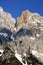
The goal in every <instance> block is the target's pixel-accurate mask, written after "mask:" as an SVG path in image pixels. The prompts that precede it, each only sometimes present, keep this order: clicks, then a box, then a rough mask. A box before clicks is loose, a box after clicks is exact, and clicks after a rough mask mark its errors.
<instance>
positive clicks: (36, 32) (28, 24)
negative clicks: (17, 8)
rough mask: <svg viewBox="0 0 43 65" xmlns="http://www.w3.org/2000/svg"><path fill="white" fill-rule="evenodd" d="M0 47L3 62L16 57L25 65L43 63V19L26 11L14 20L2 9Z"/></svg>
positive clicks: (0, 14)
mask: <svg viewBox="0 0 43 65" xmlns="http://www.w3.org/2000/svg"><path fill="white" fill-rule="evenodd" d="M0 46H1V47H0V49H2V51H3V49H4V52H3V53H2V59H3V60H4V59H7V61H8V60H9V59H10V57H12V56H16V58H17V59H18V60H19V61H20V62H21V63H22V64H25V65H26V63H28V64H29V63H30V64H32V65H33V64H34V65H35V63H37V64H38V62H41V63H43V17H41V16H40V15H39V14H37V13H31V12H29V11H28V10H26V11H24V12H23V13H22V15H21V16H20V17H18V18H17V19H14V18H12V16H11V15H10V14H9V13H6V12H4V11H3V9H2V8H0ZM31 58H32V59H31ZM36 59H37V60H36ZM37 64H36V65H37Z"/></svg>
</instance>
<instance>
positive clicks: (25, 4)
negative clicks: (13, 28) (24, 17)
mask: <svg viewBox="0 0 43 65" xmlns="http://www.w3.org/2000/svg"><path fill="white" fill-rule="evenodd" d="M0 6H1V7H3V9H4V10H5V11H6V12H9V13H11V14H12V16H13V17H15V18H17V17H18V16H20V15H21V13H22V11H24V10H29V11H31V12H37V13H39V14H40V15H42V16H43V0H0Z"/></svg>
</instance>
